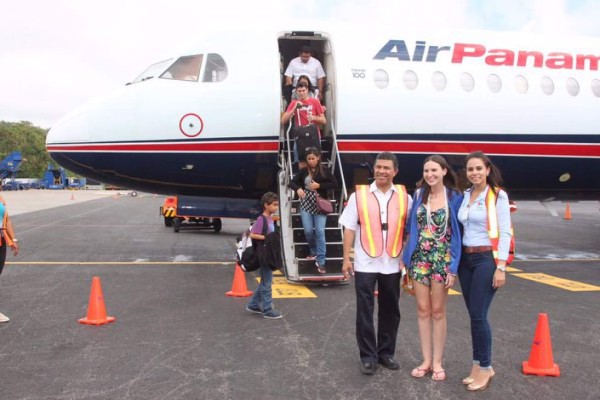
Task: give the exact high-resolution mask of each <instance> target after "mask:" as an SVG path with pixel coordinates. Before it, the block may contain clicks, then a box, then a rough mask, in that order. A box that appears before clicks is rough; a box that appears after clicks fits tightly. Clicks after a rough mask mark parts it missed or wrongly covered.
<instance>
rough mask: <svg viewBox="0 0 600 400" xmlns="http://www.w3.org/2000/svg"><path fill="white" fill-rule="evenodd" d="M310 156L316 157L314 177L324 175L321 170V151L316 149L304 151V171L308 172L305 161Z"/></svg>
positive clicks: (311, 148) (310, 148)
mask: <svg viewBox="0 0 600 400" xmlns="http://www.w3.org/2000/svg"><path fill="white" fill-rule="evenodd" d="M311 154H312V155H314V156H316V157H317V165H316V166H315V176H322V175H325V172H324V170H323V164H322V163H321V150H319V149H318V148H316V147H309V148H308V149H306V156H305V160H306V170H307V171H310V167H309V166H308V160H307V159H308V156H309V155H311Z"/></svg>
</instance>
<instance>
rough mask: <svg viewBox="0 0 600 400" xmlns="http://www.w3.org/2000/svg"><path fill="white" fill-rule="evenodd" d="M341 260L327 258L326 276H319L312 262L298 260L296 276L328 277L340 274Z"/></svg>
mask: <svg viewBox="0 0 600 400" xmlns="http://www.w3.org/2000/svg"><path fill="white" fill-rule="evenodd" d="M342 264H343V259H342V258H338V257H336V258H328V259H327V261H326V263H325V268H326V269H327V273H326V274H319V273H318V272H317V267H316V265H315V261H314V260H298V274H299V275H301V276H302V275H322V276H323V275H324V276H326V275H329V274H335V275H338V274H341V272H342Z"/></svg>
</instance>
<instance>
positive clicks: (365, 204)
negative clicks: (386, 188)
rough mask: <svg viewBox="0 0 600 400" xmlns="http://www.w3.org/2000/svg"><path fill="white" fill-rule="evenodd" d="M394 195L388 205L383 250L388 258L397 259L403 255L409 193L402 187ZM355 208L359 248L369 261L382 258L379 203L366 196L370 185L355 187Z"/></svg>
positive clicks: (381, 228) (398, 187)
mask: <svg viewBox="0 0 600 400" xmlns="http://www.w3.org/2000/svg"><path fill="white" fill-rule="evenodd" d="M394 186H395V187H396V190H397V192H395V191H393V192H392V197H391V199H390V201H389V202H388V204H387V232H388V235H387V240H386V244H385V249H386V251H387V253H388V254H389V255H390V257H394V258H395V257H398V256H399V255H400V252H401V251H402V241H403V238H404V228H405V226H406V217H407V216H408V193H407V191H406V188H405V187H404V186H403V185H394ZM355 196H356V207H357V209H358V223H359V224H360V244H361V245H362V248H363V250H364V251H365V253H367V255H369V257H373V258H375V257H379V256H381V255H382V254H383V226H382V223H381V212H380V209H379V202H378V201H377V197H375V194H373V193H371V192H369V185H357V186H356V194H355Z"/></svg>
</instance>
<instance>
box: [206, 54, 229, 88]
mask: <svg viewBox="0 0 600 400" xmlns="http://www.w3.org/2000/svg"><path fill="white" fill-rule="evenodd" d="M225 78H227V63H226V62H225V60H223V57H221V56H220V55H218V54H214V53H209V54H208V55H207V56H206V67H205V68H204V77H203V78H202V82H221V81H222V80H224V79H225Z"/></svg>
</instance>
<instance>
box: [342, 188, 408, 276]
mask: <svg viewBox="0 0 600 400" xmlns="http://www.w3.org/2000/svg"><path fill="white" fill-rule="evenodd" d="M369 192H370V193H374V194H375V197H376V198H377V201H378V202H379V209H380V210H381V222H382V223H383V222H387V204H388V202H389V201H390V199H391V197H392V192H397V190H396V187H395V186H392V188H391V189H390V190H388V191H387V192H386V193H385V194H384V193H382V192H381V191H380V190H379V189H377V185H376V184H375V182H373V183H372V184H371V185H370V186H369ZM411 208H412V197H411V196H410V195H408V208H407V209H406V212H407V215H408V214H409V213H410V209H411ZM340 224H341V225H343V226H344V227H345V228H348V229H350V230H352V231H354V232H355V233H356V236H355V238H354V270H355V271H358V272H373V273H380V274H384V275H388V274H395V273H397V272H400V259H401V258H402V255H400V256H398V257H395V258H392V257H390V255H389V254H388V253H387V251H385V249H384V251H383V254H382V255H381V256H379V257H377V258H373V257H370V256H369V255H367V253H366V252H365V250H364V249H363V247H362V244H361V243H360V225H359V224H358V209H357V208H356V193H352V195H350V199H349V200H348V204H347V205H346V208H344V212H343V213H342V216H341V217H340ZM386 240H387V231H383V243H384V244H385V243H386Z"/></svg>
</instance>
